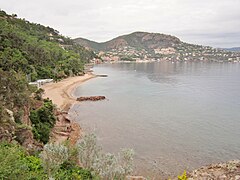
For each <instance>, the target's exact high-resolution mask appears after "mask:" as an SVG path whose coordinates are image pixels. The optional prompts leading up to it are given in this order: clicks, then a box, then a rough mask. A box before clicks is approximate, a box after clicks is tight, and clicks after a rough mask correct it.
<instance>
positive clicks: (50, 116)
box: [30, 99, 56, 144]
mask: <svg viewBox="0 0 240 180" xmlns="http://www.w3.org/2000/svg"><path fill="white" fill-rule="evenodd" d="M53 111H54V105H53V103H52V101H51V100H48V99H45V100H44V104H43V106H42V107H41V108H39V109H36V110H31V112H30V120H31V122H32V125H33V129H32V132H33V135H34V138H35V139H37V140H39V141H41V142H43V143H44V144H46V143H47V142H48V140H49V134H50V131H51V129H52V128H53V126H54V124H55V122H56V118H55V116H54V112H53Z"/></svg>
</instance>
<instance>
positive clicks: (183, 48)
mask: <svg viewBox="0 0 240 180" xmlns="http://www.w3.org/2000/svg"><path fill="white" fill-rule="evenodd" d="M98 56H99V57H100V58H101V59H94V61H96V62H97V63H98V62H118V61H136V62H152V61H161V60H167V61H216V62H226V61H227V62H240V52H230V51H225V50H221V49H214V48H212V47H209V46H199V45H189V44H186V43H181V45H173V47H167V48H156V49H153V51H151V52H149V51H146V50H145V49H141V50H137V49H136V48H134V47H131V46H125V47H121V48H118V49H112V50H111V51H107V52H104V51H100V52H99V53H98Z"/></svg>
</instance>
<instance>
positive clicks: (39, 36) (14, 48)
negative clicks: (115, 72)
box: [0, 11, 94, 81]
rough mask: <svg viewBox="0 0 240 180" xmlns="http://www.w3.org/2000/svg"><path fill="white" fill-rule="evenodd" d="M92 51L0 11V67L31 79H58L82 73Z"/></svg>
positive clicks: (38, 25) (51, 29)
mask: <svg viewBox="0 0 240 180" xmlns="http://www.w3.org/2000/svg"><path fill="white" fill-rule="evenodd" d="M93 57H94V53H93V52H92V51H89V50H86V49H85V48H84V47H82V46H80V45H76V44H74V42H73V41H72V40H71V39H70V38H68V37H64V36H62V35H60V34H59V32H58V31H57V30H54V29H53V28H50V27H45V26H42V25H40V24H35V23H30V22H29V21H26V20H25V19H19V18H17V16H16V15H8V14H6V13H5V12H4V11H0V68H1V69H2V70H4V71H10V70H14V71H16V72H23V73H24V74H28V75H29V76H30V77H31V78H32V80H33V81H34V80H36V79H39V78H54V79H59V78H63V77H66V76H69V75H70V74H73V75H77V74H79V73H81V72H82V71H83V65H84V63H86V62H88V61H89V60H90V59H91V58H93Z"/></svg>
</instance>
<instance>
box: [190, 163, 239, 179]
mask: <svg viewBox="0 0 240 180" xmlns="http://www.w3.org/2000/svg"><path fill="white" fill-rule="evenodd" d="M188 177H189V178H188V179H189V180H195V179H198V180H215V179H216V180H240V160H232V161H228V162H226V163H218V164H211V165H209V166H204V167H201V168H199V169H197V170H194V171H193V172H191V173H190V174H188Z"/></svg>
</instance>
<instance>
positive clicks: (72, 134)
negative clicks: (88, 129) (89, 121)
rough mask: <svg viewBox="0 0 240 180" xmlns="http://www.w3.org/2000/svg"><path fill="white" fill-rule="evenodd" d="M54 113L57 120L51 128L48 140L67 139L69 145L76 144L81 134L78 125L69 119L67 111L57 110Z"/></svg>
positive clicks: (55, 141) (58, 141) (56, 141)
mask: <svg viewBox="0 0 240 180" xmlns="http://www.w3.org/2000/svg"><path fill="white" fill-rule="evenodd" d="M55 115H56V116H57V121H56V124H55V126H54V128H53V129H52V132H51V135H50V141H51V142H53V143H62V142H64V141H66V140H68V141H69V142H70V144H71V145H74V144H76V142H77V141H78V140H79V138H80V134H81V128H80V125H79V124H78V123H76V122H74V121H72V120H71V119H69V118H68V113H67V112H64V111H63V112H62V111H57V112H56V113H55Z"/></svg>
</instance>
